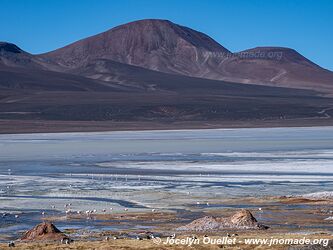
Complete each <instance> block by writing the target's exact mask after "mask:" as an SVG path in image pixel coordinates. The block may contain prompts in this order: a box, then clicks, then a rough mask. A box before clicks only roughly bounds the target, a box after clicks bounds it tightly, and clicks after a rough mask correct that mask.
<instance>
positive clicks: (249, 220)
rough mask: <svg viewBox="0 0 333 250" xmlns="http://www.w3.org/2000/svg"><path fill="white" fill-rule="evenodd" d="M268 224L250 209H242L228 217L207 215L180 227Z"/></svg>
mask: <svg viewBox="0 0 333 250" xmlns="http://www.w3.org/2000/svg"><path fill="white" fill-rule="evenodd" d="M267 228H268V227H267V226H264V225H262V224H259V223H258V221H257V220H256V219H255V218H254V217H253V215H252V214H251V212H250V211H249V210H241V211H239V212H237V213H235V214H234V215H232V216H230V217H226V218H221V217H213V216H205V217H203V218H200V219H197V220H194V221H192V222H191V223H190V224H188V225H185V226H182V227H179V228H178V230H185V231H215V230H223V229H241V230H243V229H255V230H258V229H267Z"/></svg>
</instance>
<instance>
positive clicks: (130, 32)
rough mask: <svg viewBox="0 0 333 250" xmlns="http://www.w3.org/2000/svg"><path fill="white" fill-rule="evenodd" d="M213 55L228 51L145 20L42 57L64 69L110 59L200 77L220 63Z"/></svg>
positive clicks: (183, 29) (192, 33)
mask: <svg viewBox="0 0 333 250" xmlns="http://www.w3.org/2000/svg"><path fill="white" fill-rule="evenodd" d="M214 53H219V54H225V55H226V54H228V53H230V52H229V51H228V50H227V49H225V48H224V47H222V46H221V45H220V44H218V43H217V42H215V41H214V40H213V39H212V38H210V37H208V36H207V35H205V34H203V33H200V32H197V31H194V30H192V29H190V28H187V27H183V26H180V25H176V24H174V23H172V22H170V21H166V20H154V19H148V20H141V21H136V22H132V23H128V24H124V25H121V26H118V27H115V28H113V29H111V30H108V31H106V32H104V33H101V34H98V35H96V36H92V37H89V38H86V39H83V40H80V41H78V42H75V43H73V44H71V45H68V46H66V47H64V48H61V49H58V50H55V51H52V52H49V53H47V54H44V55H42V57H43V58H48V59H50V60H53V61H54V62H56V63H58V64H59V65H61V66H65V67H68V68H76V67H79V66H82V65H83V64H84V63H86V62H87V61H90V60H94V59H110V60H113V61H117V62H121V63H125V64H130V65H136V66H140V67H144V68H148V69H152V70H157V71H162V72H166V73H176V74H184V75H189V76H194V75H195V74H199V75H200V76H203V75H205V74H207V73H209V72H210V71H214V68H215V66H216V65H217V64H218V63H219V62H220V61H221V60H222V58H216V57H211V56H210V55H211V54H214ZM203 62H204V63H203Z"/></svg>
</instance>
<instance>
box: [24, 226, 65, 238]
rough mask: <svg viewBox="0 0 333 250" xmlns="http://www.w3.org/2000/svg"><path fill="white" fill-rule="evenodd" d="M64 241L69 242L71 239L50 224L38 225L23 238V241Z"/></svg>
mask: <svg viewBox="0 0 333 250" xmlns="http://www.w3.org/2000/svg"><path fill="white" fill-rule="evenodd" d="M64 239H68V240H69V237H68V236H67V235H65V234H64V233H62V232H61V231H60V230H59V229H58V228H56V227H55V226H54V225H53V224H52V223H50V222H43V223H41V224H38V225H37V226H35V227H34V228H33V229H31V230H29V231H27V232H26V233H25V234H24V235H23V236H22V238H21V240H22V241H58V240H64Z"/></svg>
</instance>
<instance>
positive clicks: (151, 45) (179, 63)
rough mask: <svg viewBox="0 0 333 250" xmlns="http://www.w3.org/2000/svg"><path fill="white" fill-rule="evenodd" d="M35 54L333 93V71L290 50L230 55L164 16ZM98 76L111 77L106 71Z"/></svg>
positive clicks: (67, 66)
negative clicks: (110, 62)
mask: <svg viewBox="0 0 333 250" xmlns="http://www.w3.org/2000/svg"><path fill="white" fill-rule="evenodd" d="M39 57H40V58H42V59H43V60H46V61H48V62H49V63H52V64H54V65H57V66H58V67H61V68H62V70H64V71H72V72H80V71H83V72H86V71H87V70H85V69H84V67H86V66H87V65H89V67H90V69H91V66H92V63H93V62H97V61H98V60H104V61H105V60H111V61H114V62H119V63H123V64H126V65H134V66H139V67H142V68H146V69H150V70H155V71H160V72H164V73H171V74H179V75H186V76H191V77H200V78H208V79H214V80H225V81H231V82H241V83H246V84H262V85H269V86H282V87H290V88H305V89H313V90H318V91H321V92H323V93H330V94H332V93H333V73H332V72H331V71H328V70H325V69H323V68H321V67H320V66H318V65H316V64H314V63H312V62H311V61H310V60H308V59H306V58H305V57H303V56H302V55H300V54H299V53H298V52H296V51H295V50H293V49H289V48H280V47H258V48H254V49H249V50H245V51H241V52H236V53H232V52H230V51H229V50H228V49H226V48H224V47H223V46H221V45H220V44H219V43H217V42H216V41H214V40H213V39H212V38H210V37H209V36H207V35H205V34H203V33H201V32H198V31H195V30H193V29H190V28H187V27H184V26H181V25H177V24H174V23H172V22H170V21H167V20H158V19H147V20H140V21H135V22H131V23H127V24H124V25H120V26H118V27H115V28H113V29H110V30H108V31H106V32H103V33H101V34H98V35H95V36H92V37H88V38H86V39H83V40H80V41H77V42H75V43H73V44H70V45H68V46H66V47H63V48H60V49H57V50H55V51H52V52H49V53H46V54H43V55H40V56H39ZM95 68H98V65H96V67H95ZM95 73H96V74H91V75H92V77H93V78H98V75H99V73H100V72H98V71H97V72H95ZM88 77H89V76H88ZM101 78H103V79H104V80H107V79H113V78H114V76H112V75H111V76H110V77H107V73H106V72H104V73H103V76H101Z"/></svg>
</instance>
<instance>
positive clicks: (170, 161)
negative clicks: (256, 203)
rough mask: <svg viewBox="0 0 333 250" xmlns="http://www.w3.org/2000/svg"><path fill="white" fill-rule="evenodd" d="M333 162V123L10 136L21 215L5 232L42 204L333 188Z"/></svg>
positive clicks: (140, 207)
mask: <svg viewBox="0 0 333 250" xmlns="http://www.w3.org/2000/svg"><path fill="white" fill-rule="evenodd" d="M332 166H333V127H316V128H264V129H228V130H225V129H221V130H184V131H143V132H108V133H63V134H61V133H60V134H26V135H0V211H1V212H7V213H11V214H12V215H11V216H10V217H8V218H12V219H7V220H5V219H1V218H0V235H1V234H5V233H6V232H8V231H13V230H20V229H21V230H23V229H26V228H29V227H30V226H31V225H33V224H35V223H36V222H38V221H40V220H41V219H42V216H41V215H40V212H41V211H46V212H47V214H52V215H63V214H64V210H65V208H64V204H67V203H72V206H71V209H72V210H83V211H85V210H89V209H97V210H98V212H100V213H101V210H102V209H106V210H107V212H108V213H110V212H111V210H110V207H112V208H113V210H112V212H121V211H122V212H123V209H124V207H127V208H129V210H130V211H146V210H147V209H149V210H150V209H151V208H157V209H161V210H163V209H165V210H174V211H177V210H179V209H185V210H191V209H192V208H193V207H196V206H195V205H194V204H196V203H197V202H199V203H200V204H205V203H206V202H208V201H209V202H211V201H212V202H215V201H216V200H218V199H223V198H234V197H250V196H260V197H263V196H271V195H296V194H304V193H312V192H318V191H333V185H332V184H333V167H332ZM53 206H55V208H54V207H53ZM240 206H242V204H240ZM243 206H246V204H245V205H243ZM213 207H215V208H216V207H220V208H221V207H223V206H222V205H218V204H217V205H215V206H212V208H213ZM196 208H200V209H208V207H207V208H206V207H205V206H203V205H201V207H200V206H199V207H196ZM18 213H23V214H22V216H20V219H19V220H17V219H15V218H14V214H18ZM60 224H61V225H60V226H67V227H79V228H80V227H82V228H86V227H87V225H89V226H90V227H92V228H95V226H96V224H95V223H92V222H85V221H84V222H81V223H80V222H75V223H73V222H66V221H64V222H62V223H60Z"/></svg>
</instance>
